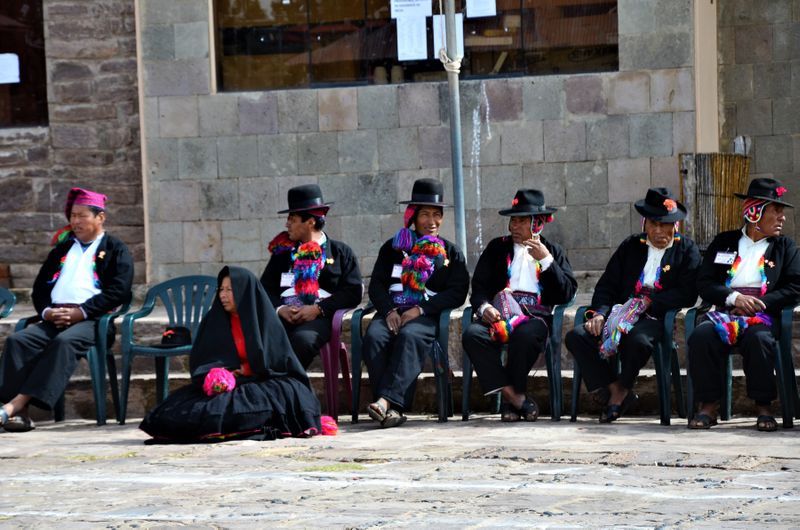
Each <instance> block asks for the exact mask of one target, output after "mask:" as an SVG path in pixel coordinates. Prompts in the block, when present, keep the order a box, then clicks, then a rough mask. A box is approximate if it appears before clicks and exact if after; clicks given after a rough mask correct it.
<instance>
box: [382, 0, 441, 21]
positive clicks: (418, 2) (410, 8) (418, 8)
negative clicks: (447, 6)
mask: <svg viewBox="0 0 800 530" xmlns="http://www.w3.org/2000/svg"><path fill="white" fill-rule="evenodd" d="M431 6H432V3H431V0H392V1H391V7H392V18H403V17H429V16H431V15H432V14H433V9H432V7H431Z"/></svg>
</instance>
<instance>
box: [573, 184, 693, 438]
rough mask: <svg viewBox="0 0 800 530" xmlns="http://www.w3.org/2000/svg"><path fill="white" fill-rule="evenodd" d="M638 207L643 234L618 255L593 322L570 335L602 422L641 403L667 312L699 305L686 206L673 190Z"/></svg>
mask: <svg viewBox="0 0 800 530" xmlns="http://www.w3.org/2000/svg"><path fill="white" fill-rule="evenodd" d="M634 207H635V208H636V211H638V212H639V213H640V214H641V216H642V233H639V234H634V235H632V236H630V237H628V238H627V239H625V240H624V241H623V242H622V243H621V244H620V246H619V247H618V248H617V250H616V251H615V252H614V255H613V256H611V260H610V261H609V262H608V265H607V266H606V269H605V271H604V272H603V275H602V276H601V277H600V280H599V281H598V282H597V285H596V286H595V288H594V295H593V296H592V304H591V306H589V310H588V311H587V312H586V322H585V323H584V325H583V326H581V327H578V328H575V329H573V330H571V331H570V332H569V333H567V336H566V338H565V342H566V345H567V349H568V350H569V351H570V352H571V353H572V355H573V356H574V358H575V362H577V363H578V366H579V367H580V369H581V375H582V377H583V380H584V381H585V383H586V389H587V390H588V391H589V392H593V393H594V397H595V400H596V401H598V402H599V403H600V404H601V405H602V407H603V409H602V410H601V412H600V422H601V423H609V422H612V421H615V420H617V419H619V418H620V417H622V416H623V415H625V413H626V412H627V411H628V409H629V408H630V407H631V406H632V405H633V404H634V403H635V402H636V401H637V399H638V397H637V395H636V394H635V393H634V391H633V386H634V383H635V381H636V377H637V376H638V375H639V370H641V369H642V368H643V367H644V365H645V364H646V363H647V360H648V359H650V357H651V356H652V355H653V350H654V349H655V347H656V345H657V344H658V343H659V342H660V341H661V340H662V338H663V336H664V315H665V314H666V312H667V311H670V310H673V309H680V308H682V307H689V306H692V305H694V303H695V301H696V300H697V291H696V287H695V279H696V277H697V268H698V267H699V266H700V252H699V250H698V249H697V245H696V244H695V243H694V241H692V240H691V239H689V238H688V237H686V236H684V235H682V234H680V233H678V222H679V221H681V220H682V219H684V218H685V217H686V208H685V207H684V206H683V205H682V204H681V203H679V202H678V201H676V200H675V198H674V197H673V196H672V194H671V193H670V191H669V190H668V189H667V188H650V189H649V190H647V194H646V195H645V198H644V199H643V200H640V201H637V202H636V204H635V205H634ZM617 356H619V360H620V362H621V365H622V370H621V372H620V373H619V374H617V370H616V367H615V366H614V365H615V364H616V360H617Z"/></svg>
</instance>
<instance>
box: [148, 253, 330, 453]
mask: <svg viewBox="0 0 800 530" xmlns="http://www.w3.org/2000/svg"><path fill="white" fill-rule="evenodd" d="M189 367H190V371H191V376H192V383H191V384H189V385H187V386H184V387H183V388H180V389H178V390H177V391H175V392H173V393H172V394H170V395H169V397H168V398H167V399H166V400H164V402H162V403H161V404H160V405H158V406H157V407H156V408H155V409H153V410H151V411H150V412H149V413H148V414H147V415H146V416H145V418H144V420H143V421H142V423H141V425H140V426H139V428H140V429H142V430H143V431H145V432H146V433H147V434H149V435H150V436H152V437H153V440H150V441H149V443H169V442H217V441H224V440H230V439H244V438H247V439H257V440H274V439H276V438H281V437H286V436H313V435H315V434H318V433H320V431H321V424H320V404H319V401H318V400H317V397H316V396H315V395H314V392H313V391H312V390H311V386H310V384H309V381H308V376H307V375H306V372H305V370H303V367H302V366H301V365H300V362H299V361H298V360H297V357H295V355H294V354H293V353H292V348H291V345H290V344H289V338H288V337H287V336H286V331H285V330H284V328H283V326H282V325H281V322H280V319H279V318H278V316H277V314H276V313H275V308H274V307H273V306H272V303H270V301H269V298H268V297H267V294H266V293H265V292H264V289H263V287H262V286H261V284H260V283H259V282H258V279H257V278H256V277H255V275H254V274H253V273H251V272H250V271H248V270H246V269H243V268H240V267H224V268H223V269H222V270H221V271H220V273H219V276H218V277H217V297H216V298H215V300H214V302H213V304H212V306H211V309H210V310H209V311H208V314H207V315H206V316H205V317H204V318H203V320H202V321H201V322H200V326H199V328H198V330H197V337H196V338H195V341H194V344H193V345H192V351H191V353H190V354H189Z"/></svg>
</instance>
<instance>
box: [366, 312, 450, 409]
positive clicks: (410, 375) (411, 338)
mask: <svg viewBox="0 0 800 530" xmlns="http://www.w3.org/2000/svg"><path fill="white" fill-rule="evenodd" d="M436 324H437V321H436V320H435V319H433V318H431V317H429V316H427V315H422V316H419V317H417V318H415V319H414V320H411V321H409V322H408V323H406V325H405V326H403V327H401V328H400V331H399V332H398V333H397V335H393V334H392V332H391V331H389V326H388V325H386V320H385V319H384V318H383V317H378V316H376V317H375V318H373V319H372V322H371V323H370V325H369V327H368V328H367V333H366V335H364V347H363V353H362V355H363V357H364V362H365V363H366V364H367V370H368V371H369V382H370V385H371V386H372V394H373V396H374V399H376V400H377V399H379V398H384V399H386V400H387V401H389V402H390V403H391V404H392V405H394V406H395V407H396V408H398V409H399V410H400V411H404V410H409V409H410V408H411V404H412V403H413V402H414V389H415V384H416V382H417V377H418V376H419V374H420V373H421V372H422V368H423V367H424V366H425V357H426V356H428V355H429V354H430V351H431V348H432V347H433V341H435V340H436ZM445 355H446V353H445Z"/></svg>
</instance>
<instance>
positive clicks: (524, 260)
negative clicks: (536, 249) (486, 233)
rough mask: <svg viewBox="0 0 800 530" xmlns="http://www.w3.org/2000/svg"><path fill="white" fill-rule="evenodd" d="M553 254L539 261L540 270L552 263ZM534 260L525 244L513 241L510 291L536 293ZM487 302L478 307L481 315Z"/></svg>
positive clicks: (537, 279) (536, 280) (488, 304)
mask: <svg viewBox="0 0 800 530" xmlns="http://www.w3.org/2000/svg"><path fill="white" fill-rule="evenodd" d="M553 261H554V260H553V256H547V257H546V258H544V259H543V260H541V261H539V266H540V267H541V271H542V272H544V271H546V270H547V269H548V268H550V265H552V264H553ZM536 262H537V260H536V259H534V258H533V256H531V255H530V253H529V252H528V249H527V247H526V246H525V245H522V244H519V243H514V257H513V258H512V259H511V278H509V282H508V286H509V288H510V289H511V290H512V291H525V292H527V293H538V292H539V291H540V289H539V278H538V277H537V276H536ZM491 305H492V304H490V303H489V302H484V303H483V305H481V307H480V308H479V310H478V312H479V313H480V314H481V315H483V312H484V311H485V310H486V308H487V307H489V306H491Z"/></svg>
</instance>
